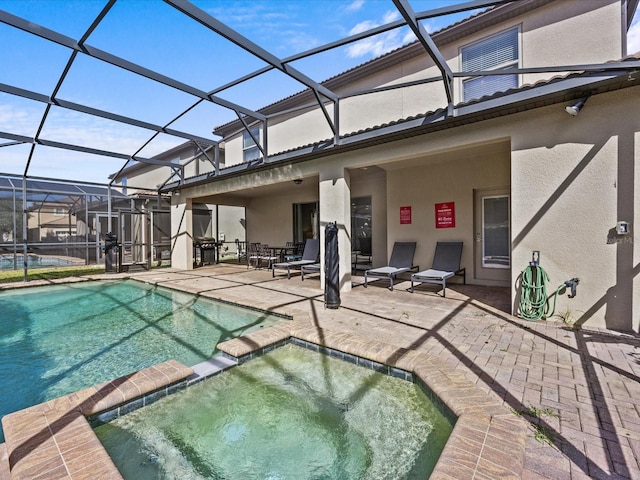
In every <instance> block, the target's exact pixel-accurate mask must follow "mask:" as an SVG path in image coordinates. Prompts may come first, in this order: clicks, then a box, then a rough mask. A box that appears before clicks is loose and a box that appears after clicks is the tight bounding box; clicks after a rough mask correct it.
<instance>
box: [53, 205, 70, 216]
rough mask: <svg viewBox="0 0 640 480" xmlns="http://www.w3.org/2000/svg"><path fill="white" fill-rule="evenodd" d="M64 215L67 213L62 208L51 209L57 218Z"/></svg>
mask: <svg viewBox="0 0 640 480" xmlns="http://www.w3.org/2000/svg"><path fill="white" fill-rule="evenodd" d="M66 213H67V211H66V210H65V209H64V208H62V207H55V208H54V209H53V214H54V215H57V216H62V215H65V214H66Z"/></svg>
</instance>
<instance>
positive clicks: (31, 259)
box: [0, 255, 74, 270]
mask: <svg viewBox="0 0 640 480" xmlns="http://www.w3.org/2000/svg"><path fill="white" fill-rule="evenodd" d="M23 262H24V256H23V255H16V258H15V263H14V257H13V255H0V270H13V269H14V267H16V268H17V269H18V270H20V269H21V268H23ZM67 265H74V262H72V261H71V260H66V259H64V258H58V257H40V256H38V255H28V256H27V266H28V267H29V268H44V267H64V266H67Z"/></svg>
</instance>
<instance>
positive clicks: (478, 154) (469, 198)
mask: <svg viewBox="0 0 640 480" xmlns="http://www.w3.org/2000/svg"><path fill="white" fill-rule="evenodd" d="M387 179H388V186H387V189H388V199H389V200H388V211H387V222H388V235H387V240H388V247H387V248H388V256H390V255H391V249H392V247H393V243H394V242H401V241H415V242H417V245H416V253H415V257H414V264H415V265H419V266H420V267H421V269H426V268H430V267H431V265H432V263H433V255H434V252H435V246H436V243H437V242H439V241H462V242H464V247H463V250H462V260H461V267H464V268H466V270H467V282H468V283H482V282H478V281H476V280H475V279H474V273H473V272H474V269H473V259H474V251H473V246H474V242H473V239H474V224H473V219H474V211H473V191H474V189H481V188H490V187H505V186H506V187H508V186H509V184H510V149H509V142H508V141H505V140H498V141H496V142H495V143H489V144H484V145H477V146H474V147H472V148H465V149H456V150H450V151H445V152H442V153H438V154H435V155H431V156H427V155H425V156H424V157H422V158H420V157H418V158H416V159H415V160H414V161H412V162H411V166H410V167H407V168H400V169H395V168H394V169H392V170H390V171H389V172H388V173H387ZM445 202H446V203H451V202H453V203H455V220H456V226H455V228H436V226H435V204H436V203H445ZM405 206H410V207H411V213H412V221H411V224H404V225H403V224H400V207H405ZM387 258H388V257H387Z"/></svg>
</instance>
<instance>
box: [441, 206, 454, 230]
mask: <svg viewBox="0 0 640 480" xmlns="http://www.w3.org/2000/svg"><path fill="white" fill-rule="evenodd" d="M455 226H456V204H455V202H448V203H436V228H454V227H455Z"/></svg>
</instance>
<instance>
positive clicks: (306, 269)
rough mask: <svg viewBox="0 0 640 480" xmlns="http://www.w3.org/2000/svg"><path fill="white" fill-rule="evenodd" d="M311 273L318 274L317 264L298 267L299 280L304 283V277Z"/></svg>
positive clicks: (318, 265)
mask: <svg viewBox="0 0 640 480" xmlns="http://www.w3.org/2000/svg"><path fill="white" fill-rule="evenodd" d="M312 273H320V264H319V263H312V264H310V265H303V266H302V267H300V280H302V281H303V282H304V276H305V275H309V274H312Z"/></svg>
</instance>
